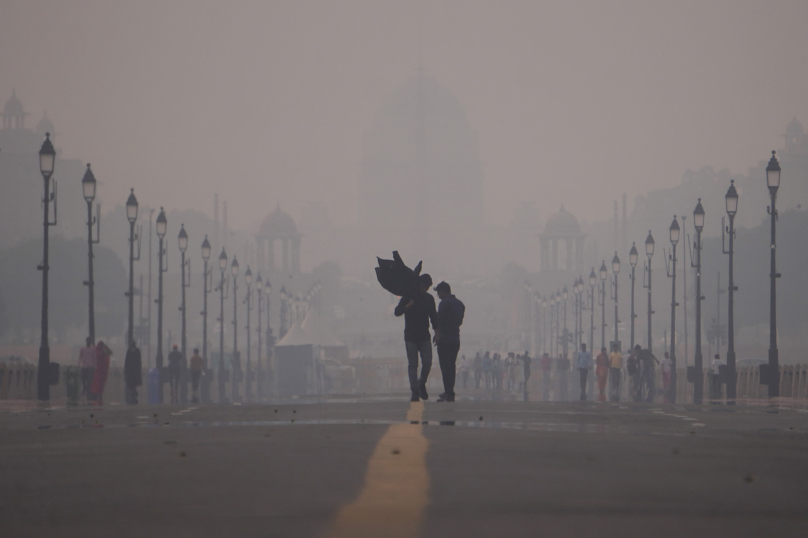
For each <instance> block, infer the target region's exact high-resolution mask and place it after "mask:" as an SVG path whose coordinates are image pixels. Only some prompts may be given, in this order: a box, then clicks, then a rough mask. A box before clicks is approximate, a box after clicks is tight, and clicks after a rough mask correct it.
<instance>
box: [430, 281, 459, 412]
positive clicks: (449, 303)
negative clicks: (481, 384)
mask: <svg viewBox="0 0 808 538" xmlns="http://www.w3.org/2000/svg"><path fill="white" fill-rule="evenodd" d="M435 291H436V292H438V297H439V298H440V305H438V328H437V329H436V330H435V344H437V346H438V360H439V361H440V371H441V374H442V375H443V394H441V395H440V398H438V401H439V402H453V401H454V400H455V393H454V386H455V373H456V365H457V352H458V351H460V326H461V325H462V324H463V316H465V314H466V306H465V305H464V304H463V303H462V302H461V301H460V299H458V298H457V297H455V296H454V295H452V288H451V287H450V286H449V284H448V283H447V282H441V283H440V284H438V285H437V286H435Z"/></svg>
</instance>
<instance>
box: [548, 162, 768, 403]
mask: <svg viewBox="0 0 808 538" xmlns="http://www.w3.org/2000/svg"><path fill="white" fill-rule="evenodd" d="M780 174H781V168H780V164H779V162H778V160H777V156H776V152H775V151H772V156H771V159H770V160H769V163H768V166H767V167H766V184H767V187H768V189H769V196H770V198H771V205H770V206H769V207H768V208H767V212H768V214H769V215H770V218H771V248H770V274H769V278H770V294H769V296H770V305H769V360H768V363H767V364H766V365H764V366H763V367H761V383H762V384H765V385H767V386H768V395H769V397H770V398H774V397H778V396H779V395H780V372H779V352H778V348H777V279H778V278H780V276H781V275H780V273H778V272H777V264H776V262H777V257H776V253H777V236H776V226H777V219H778V213H777V209H776V201H777V191H778V189H779V187H780ZM724 198H725V205H726V212H727V216H728V218H729V225H728V226H725V224H724V219H723V218H722V225H721V228H722V251H723V253H724V254H727V255H729V283H728V289H727V291H728V292H729V293H728V304H727V310H728V315H727V318H728V319H727V342H728V345H727V372H726V374H727V400H728V403H729V404H730V405H733V404H734V403H735V400H736V399H737V364H736V354H735V324H734V314H735V312H734V310H735V303H734V292H736V291H738V287H737V286H736V285H735V280H734V254H735V247H734V241H735V216H736V214H737V211H738V198H739V196H738V191H737V189H736V188H735V181H734V180H731V181H730V187H729V189H728V190H727V193H726V195H725V197H724ZM704 216H705V212H704V207H703V206H702V204H701V198H699V199H698V202H697V204H696V208H695V209H694V211H693V227H694V228H695V240H694V243H693V246H692V248H691V252H690V264H691V267H692V268H694V269H695V273H696V293H695V295H696V297H695V299H696V306H695V310H696V343H695V357H694V365H693V371H692V372H689V373H688V380H689V381H691V382H692V383H693V385H694V387H693V400H694V403H697V404H700V403H702V401H703V392H704V377H703V376H704V364H703V354H702V346H701V333H702V328H701V302H702V301H703V300H704V299H705V298H704V296H702V294H701V272H702V258H701V250H702V241H701V235H702V232H703V230H704ZM684 219H685V216H682V221H683V222H684ZM668 231H669V234H670V242H671V252H670V254H669V255H668V256H667V257H666V259H665V262H666V269H667V271H666V273H667V276H668V277H669V278H671V341H670V360H671V368H672V370H673V371H674V372H675V371H676V362H677V360H676V348H677V345H676V307H677V306H679V303H678V302H677V301H676V276H677V275H676V266H677V263H678V257H677V248H676V247H677V245H678V243H679V241H680V239H681V234H682V231H681V228H680V226H679V222H678V219H677V217H676V216H674V218H673V221H672V222H671V225H670V227H669V230H668ZM724 234H726V236H727V238H728V240H727V242H728V247H727V245H726V244H725V241H724ZM655 244H656V242H655V240H654V237H653V234H652V233H651V231H650V230H649V231H648V236H647V237H646V240H645V254H646V256H647V258H648V260H647V262H645V264H644V270H643V273H644V278H643V287H644V288H645V289H647V290H648V308H647V326H646V329H647V348H648V350H649V351H651V350H652V347H653V333H652V316H653V314H654V313H655V312H654V310H653V306H652V266H651V260H652V258H653V255H654V251H655ZM663 250H664V249H663ZM694 251H695V252H694ZM638 258H639V252H638V251H637V247H636V244H635V243H632V246H631V250H630V251H629V264H630V266H631V274H630V280H631V325H630V348H631V349H633V348H634V345H635V318H636V317H637V315H636V313H635V310H634V305H635V303H634V289H635V278H636V277H635V274H636V273H635V269H636V265H637V262H638ZM668 262H670V265H668ZM619 270H620V259H619V257H618V255H617V253H616V252H615V255H614V258H613V259H612V271H613V277H614V278H613V280H611V282H610V284H612V294H611V299H612V300H613V301H614V308H615V313H614V331H615V332H614V341H615V343H617V342H618V341H619V334H618V325H619V323H620V321H619V316H618V294H617V289H618V280H617V274H618V273H619ZM607 274H608V270H607V268H606V262H605V260H604V261H603V262H602V263H601V266H600V269H599V270H598V275H597V276H599V277H600V283H598V282H597V276H596V274H595V269H594V268H592V271H591V273H590V275H589V284H590V292H589V299H590V316H591V318H590V339H589V341H590V343H589V347H590V349H592V348H593V342H592V340H593V339H594V329H595V324H594V303H595V300H594V299H595V291H596V290H595V286H596V285H597V287H598V290H597V292H598V295H599V297H598V304H599V305H600V306H601V318H602V323H601V347H605V342H606V333H605V329H606V325H607V324H606V321H605V303H606V301H605V293H606V290H605V281H606V277H607ZM582 291H583V278H581V277H578V278H576V279H575V283H574V285H573V293H575V294H576V295H575V297H576V303H575V305H576V344H580V343H582V340H583V339H582V338H581V339H578V338H577V332H578V331H579V325H582V324H580V321H579V320H580V319H581V317H582V311H583V310H584V309H585V307H584V306H583V299H582V298H581V299H580V300H579V299H578V296H579V294H581V293H582ZM562 299H563V300H564V305H565V310H566V286H565V288H564V292H563V293H561V292H556V293H555V294H552V295H550V297H549V299H547V301H546V302H545V301H544V300H541V301H540V302H539V305H540V306H541V307H542V308H545V307H547V306H549V311H550V314H551V319H550V334H551V337H552V332H553V327H554V323H553V316H552V314H553V306H556V309H557V308H558V306H559V303H560V302H561V300H562ZM685 300H686V298H685ZM556 312H557V310H556ZM558 317H559V316H558V314H556V316H555V330H556V333H558V332H559V328H560V322H559V320H558ZM564 318H565V326H566V313H565V315H564ZM685 321H686V320H685ZM686 329H687V325H685V330H686ZM580 331H581V333H582V331H583V327H582V326H581V327H580ZM563 334H564V336H563V337H558V336H557V337H556V338H555V339H553V338H551V339H550V342H551V345H552V343H553V342H555V344H556V349H557V346H558V343H559V341H562V343H563V344H566V327H565V329H564V333H563ZM686 344H687V343H686ZM551 351H552V349H551ZM676 385H677V378H676V375H673V376H672V377H671V386H670V393H669V395H670V397H671V399H672V401H673V402H674V403H675V401H676V394H677V386H676Z"/></svg>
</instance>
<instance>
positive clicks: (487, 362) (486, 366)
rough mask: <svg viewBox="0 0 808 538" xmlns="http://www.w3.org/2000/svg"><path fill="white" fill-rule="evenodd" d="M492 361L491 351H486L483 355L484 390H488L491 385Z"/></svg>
mask: <svg viewBox="0 0 808 538" xmlns="http://www.w3.org/2000/svg"><path fill="white" fill-rule="evenodd" d="M493 365H494V361H493V360H492V359H491V352H490V351H486V352H485V355H483V379H484V381H485V390H489V389H490V388H491V387H492V386H493V383H492V379H491V378H492V375H493V374H492V369H493Z"/></svg>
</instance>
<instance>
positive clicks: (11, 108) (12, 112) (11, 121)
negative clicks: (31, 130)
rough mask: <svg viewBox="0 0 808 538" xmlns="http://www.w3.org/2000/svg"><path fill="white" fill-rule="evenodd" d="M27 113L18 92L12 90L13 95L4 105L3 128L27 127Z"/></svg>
mask: <svg viewBox="0 0 808 538" xmlns="http://www.w3.org/2000/svg"><path fill="white" fill-rule="evenodd" d="M26 115H27V114H26V113H25V109H24V108H23V106H22V103H21V102H20V100H19V99H18V98H17V92H16V91H14V90H12V92H11V97H9V99H8V101H6V104H5V106H4V107H3V129H25V116H26Z"/></svg>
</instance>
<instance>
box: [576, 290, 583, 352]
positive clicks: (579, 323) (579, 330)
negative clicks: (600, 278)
mask: <svg viewBox="0 0 808 538" xmlns="http://www.w3.org/2000/svg"><path fill="white" fill-rule="evenodd" d="M574 289H575V302H576V304H577V307H578V315H577V316H576V317H575V346H576V349H580V348H581V342H583V339H584V279H583V277H580V276H579V277H578V279H577V280H576V281H575V288H574Z"/></svg>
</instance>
